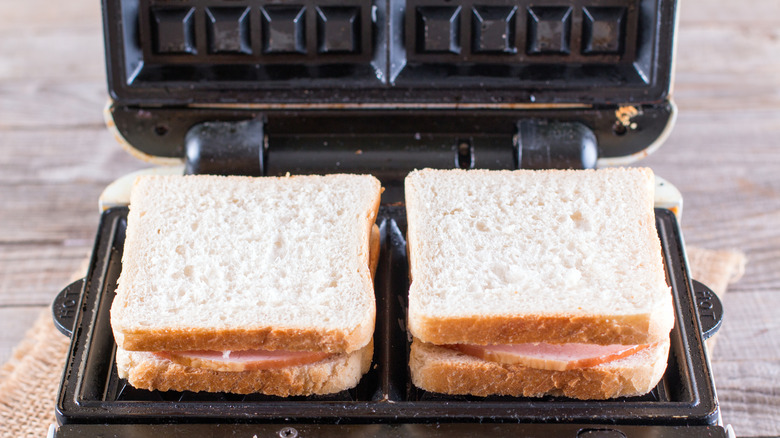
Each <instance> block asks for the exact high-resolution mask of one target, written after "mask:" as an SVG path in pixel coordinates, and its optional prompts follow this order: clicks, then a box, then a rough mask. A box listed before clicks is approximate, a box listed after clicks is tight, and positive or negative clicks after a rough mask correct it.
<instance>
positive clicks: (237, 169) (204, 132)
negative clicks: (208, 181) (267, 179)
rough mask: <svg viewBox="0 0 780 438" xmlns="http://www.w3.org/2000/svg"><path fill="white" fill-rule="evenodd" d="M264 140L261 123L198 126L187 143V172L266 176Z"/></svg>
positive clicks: (246, 121) (188, 135)
mask: <svg viewBox="0 0 780 438" xmlns="http://www.w3.org/2000/svg"><path fill="white" fill-rule="evenodd" d="M264 137H265V136H264V129H263V122H262V121H260V120H243V121H231V122H203V123H200V124H197V125H195V126H193V127H192V128H190V130H189V131H188V132H187V136H186V137H185V140H184V149H185V153H186V159H185V167H184V173H185V174H218V175H247V176H263V175H264V174H265V146H264V144H265V140H264Z"/></svg>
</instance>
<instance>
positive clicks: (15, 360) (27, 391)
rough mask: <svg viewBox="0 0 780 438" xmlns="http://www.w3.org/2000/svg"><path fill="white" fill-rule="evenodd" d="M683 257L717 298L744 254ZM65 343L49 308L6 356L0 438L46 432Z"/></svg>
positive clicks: (697, 252)
mask: <svg viewBox="0 0 780 438" xmlns="http://www.w3.org/2000/svg"><path fill="white" fill-rule="evenodd" d="M688 260H689V262H690V268H691V273H692V275H693V278H695V279H697V280H699V281H701V282H702V283H704V284H706V285H708V286H709V287H710V288H712V289H713V291H715V293H717V294H718V295H720V296H721V297H722V296H723V294H725V293H726V287H727V286H728V284H729V283H732V282H735V281H737V280H738V279H739V277H740V276H741V275H742V272H743V271H744V266H745V257H744V255H742V253H740V252H735V251H712V250H704V249H698V248H688ZM82 272H83V271H82ZM79 276H81V275H76V276H75V278H78V277H79ZM710 341H714V338H713V339H710ZM68 342H69V341H68V339H67V338H66V337H65V336H63V335H62V334H61V333H60V332H58V331H57V329H56V328H54V324H53V323H52V318H51V310H50V309H48V308H47V309H44V310H43V311H42V312H41V314H40V315H39V317H38V319H37V320H36V321H35V323H34V324H33V326H32V328H30V330H29V331H28V332H27V334H26V335H25V337H24V339H23V340H22V341H21V342H20V343H19V345H18V346H17V347H16V348H15V350H14V352H13V355H12V357H11V359H9V360H8V362H7V363H6V364H5V365H3V366H2V368H0V433H2V437H43V436H46V433H47V430H48V428H49V425H50V424H52V423H53V422H54V421H55V419H54V406H55V398H56V397H57V390H58V388H59V383H60V378H61V375H62V370H63V367H64V364H65V357H66V355H67V352H68ZM708 343H709V341H708ZM709 346H710V348H712V346H713V345H712V344H710V345H709Z"/></svg>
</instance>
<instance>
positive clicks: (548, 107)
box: [50, 0, 733, 438]
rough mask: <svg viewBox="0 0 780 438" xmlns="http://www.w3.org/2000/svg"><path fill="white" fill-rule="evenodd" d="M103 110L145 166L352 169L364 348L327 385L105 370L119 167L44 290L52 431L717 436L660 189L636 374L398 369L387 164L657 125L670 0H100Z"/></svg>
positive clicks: (570, 143) (714, 323)
mask: <svg viewBox="0 0 780 438" xmlns="http://www.w3.org/2000/svg"><path fill="white" fill-rule="evenodd" d="M102 7H103V23H104V35H105V43H106V44H105V46H106V65H107V71H108V85H109V93H110V96H111V101H110V103H109V105H108V106H107V108H106V116H107V117H106V119H107V122H108V126H109V129H111V130H112V131H113V132H114V133H115V135H116V137H117V139H118V140H119V141H120V143H122V144H123V146H124V147H125V148H126V149H127V150H128V151H130V152H131V153H132V154H134V155H136V156H138V157H140V158H142V159H144V160H148V161H150V162H153V163H155V164H159V165H160V166H158V167H155V168H153V169H151V170H147V171H145V173H179V174H181V173H187V174H197V173H211V174H239V175H255V176H261V175H271V176H274V175H285V174H287V173H291V174H311V173H317V174H321V173H371V174H373V175H375V176H377V177H378V178H379V179H380V180H381V181H382V184H383V186H384V187H385V189H386V191H385V193H384V194H383V201H382V206H381V207H380V210H379V216H378V219H377V223H378V225H379V226H380V229H381V242H382V243H381V248H382V250H381V255H380V261H379V267H378V271H377V275H376V278H375V290H376V302H377V320H376V332H375V335H374V345H375V353H374V361H373V363H374V365H373V366H372V369H371V371H369V372H368V374H366V375H365V376H364V377H363V379H362V380H361V381H360V383H359V384H358V385H357V387H355V388H354V389H351V390H348V391H343V392H341V393H337V394H333V395H328V396H312V397H288V398H279V397H271V396H264V395H260V394H250V395H235V394H222V393H193V392H174V391H168V392H160V391H146V390H139V389H135V388H133V387H131V386H130V385H128V384H127V383H126V382H125V381H123V380H122V379H119V378H118V376H117V372H116V365H115V362H114V352H115V349H116V345H115V343H114V339H113V336H112V333H111V328H110V321H109V320H110V316H109V309H110V306H111V301H112V299H113V296H114V291H115V287H116V281H117V278H118V276H119V273H120V271H121V268H122V266H121V257H122V249H123V244H124V239H125V231H126V225H127V213H128V210H127V207H126V205H125V204H126V203H127V197H128V194H127V192H128V187H129V185H130V181H131V180H132V179H133V177H134V175H130V176H126V177H124V178H120V179H119V180H117V182H115V183H113V184H112V185H110V186H109V187H108V188H107V189H106V191H105V192H104V193H103V195H102V196H101V206H102V208H103V210H104V211H103V213H102V217H101V221H100V226H99V229H98V232H97V238H96V241H95V247H94V251H93V253H92V258H91V261H90V265H89V270H88V274H87V276H86V278H84V279H82V280H79V281H77V282H75V283H73V284H71V285H70V286H68V287H67V288H65V289H64V290H63V291H62V292H61V293H60V294H59V295H58V297H57V299H56V300H55V302H54V303H53V305H52V309H53V314H54V319H55V322H56V323H57V324H58V326H59V327H60V328H61V330H62V331H63V332H64V333H66V334H68V335H69V336H70V337H71V340H72V341H71V347H70V352H69V356H68V359H67V363H66V364H65V369H64V373H63V377H62V383H61V387H60V391H59V395H58V399H57V406H56V414H57V423H58V424H56V425H54V426H53V427H52V429H51V430H50V435H51V436H55V437H60V438H65V437H84V436H111V437H128V438H129V437H157V436H172V437H180V436H181V437H194V436H204V437H215V438H217V437H228V436H231V437H233V436H238V437H247V438H251V437H271V436H273V437H282V438H296V437H301V438H308V437H347V436H349V437H352V436H355V437H357V436H361V437H363V436H366V437H405V436H426V437H447V438H450V437H452V438H455V437H475V436H486V435H487V436H496V437H500V436H513V437H520V436H522V437H545V438H546V437H551V436H555V437H559V436H560V437H570V438H575V437H577V438H606V437H629V438H634V437H636V438H639V437H725V436H733V432H732V431H731V429H730V427H727V426H725V427H724V426H723V424H722V422H721V419H720V411H719V407H718V401H717V396H716V392H715V388H714V384H713V378H712V374H711V371H710V366H709V360H708V356H707V352H706V349H705V347H704V339H705V338H707V337H708V336H709V335H711V334H712V333H713V332H714V331H715V330H717V327H718V326H719V325H720V321H721V317H722V308H721V306H720V303H719V301H718V300H717V297H716V296H715V295H714V294H713V293H712V292H711V291H710V290H709V289H708V288H707V287H706V286H704V285H702V284H700V283H697V282H696V281H694V280H692V279H691V278H690V275H689V270H688V267H687V262H686V256H685V251H684V244H683V240H682V236H681V233H680V228H679V226H678V222H677V215H678V214H679V213H680V207H681V200H680V199H681V198H679V192H676V190H675V189H674V188H673V186H671V185H670V184H668V183H666V182H665V181H663V180H661V179H659V180H658V183H657V185H658V189H659V190H658V196H657V197H658V200H657V203H656V207H657V208H656V225H657V229H658V234H659V237H660V239H661V242H662V249H663V256H664V266H665V268H666V274H667V281H668V283H669V285H670V286H671V288H672V293H673V296H674V303H675V312H676V323H675V326H674V329H673V330H672V332H671V352H670V355H669V363H668V367H667V370H666V373H665V375H664V377H663V378H662V380H661V382H660V383H659V384H658V386H657V387H656V388H655V389H653V390H652V391H651V392H650V393H649V394H647V395H644V396H641V397H629V398H620V399H613V400H604V401H580V400H572V399H567V398H564V397H545V398H521V397H506V396H492V397H472V396H448V395H441V394H434V393H429V392H426V391H423V390H420V389H418V388H416V387H414V385H412V383H411V381H410V377H409V370H408V366H407V363H408V350H409V338H408V337H407V333H406V329H405V318H406V302H407V301H406V299H407V298H406V297H407V292H408V266H407V255H406V241H405V239H404V236H405V232H406V215H405V209H404V205H403V190H402V188H403V178H404V177H405V175H406V174H407V173H408V172H409V171H411V170H412V169H415V168H425V167H432V168H485V169H516V168H532V169H543V168H593V167H598V166H609V165H622V164H627V163H630V162H632V161H634V160H636V159H638V158H641V157H643V156H645V155H647V154H648V153H650V152H651V151H652V150H653V149H654V148H656V147H657V146H658V145H660V144H661V143H662V142H663V140H664V139H665V137H666V135H667V134H668V132H669V130H670V129H671V126H672V125H673V122H674V119H675V111H676V110H675V106H674V104H673V102H672V100H671V98H670V95H671V84H672V76H673V74H672V72H673V61H674V33H675V26H676V19H677V18H676V17H677V4H676V1H675V0H560V1H558V2H540V1H532V0H103V1H102Z"/></svg>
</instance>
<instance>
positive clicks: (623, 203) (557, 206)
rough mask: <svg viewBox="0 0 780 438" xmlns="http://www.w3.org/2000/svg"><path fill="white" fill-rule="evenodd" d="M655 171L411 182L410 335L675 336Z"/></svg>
mask: <svg viewBox="0 0 780 438" xmlns="http://www.w3.org/2000/svg"><path fill="white" fill-rule="evenodd" d="M653 196H654V178H653V174H652V171H650V170H649V169H604V170H596V171H594V170H585V171H560V170H558V171H554V170H550V171H531V170H519V171H480V170H472V171H463V170H430V169H426V170H421V171H415V172H413V173H411V174H410V175H409V176H408V177H407V178H406V208H407V216H408V222H409V227H408V245H409V258H410V269H411V277H412V283H411V286H410V291H409V314H408V318H409V319H408V327H409V330H410V332H411V333H412V335H413V336H415V337H417V338H418V339H420V340H422V341H425V342H429V343H432V344H454V343H473V344H483V345H484V344H512V343H525V342H550V343H567V342H582V343H595V344H646V343H654V342H658V341H660V340H663V339H665V338H666V339H668V337H669V331H670V330H671V328H672V326H673V325H674V310H673V305H672V297H671V294H670V289H669V287H668V286H667V284H666V279H665V274H664V268H663V265H662V256H661V247H660V242H659V238H658V234H657V232H656V228H655V219H654V210H653Z"/></svg>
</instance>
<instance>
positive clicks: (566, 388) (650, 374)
mask: <svg viewBox="0 0 780 438" xmlns="http://www.w3.org/2000/svg"><path fill="white" fill-rule="evenodd" d="M668 356H669V341H666V342H659V343H658V344H655V345H653V346H651V347H649V348H647V349H644V350H642V351H640V352H638V353H636V354H634V355H631V356H629V357H626V358H623V359H620V360H616V361H612V362H609V363H606V364H602V365H598V366H594V367H588V368H579V369H573V370H566V371H552V370H541V369H535V368H529V367H525V366H522V365H508V364H502V363H497V362H490V361H486V360H482V359H479V358H476V357H473V356H469V355H467V354H463V353H460V352H458V351H455V350H452V349H449V348H445V347H440V346H438V345H433V344H429V343H425V342H422V341H420V340H418V339H415V340H414V342H413V343H412V347H411V353H410V358H409V366H410V368H411V372H412V383H414V384H415V386H417V387H418V388H421V389H424V390H426V391H432V392H439V393H444V394H471V395H477V396H488V395H511V396H515V397H542V396H545V395H554V396H566V397H571V398H577V399H583V400H597V399H598V400H603V399H607V398H613V397H624V396H636V395H641V394H646V393H648V392H650V390H652V389H653V388H654V387H655V385H657V384H658V381H659V380H661V377H662V376H663V374H664V371H665V370H666V364H667V358H668Z"/></svg>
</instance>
